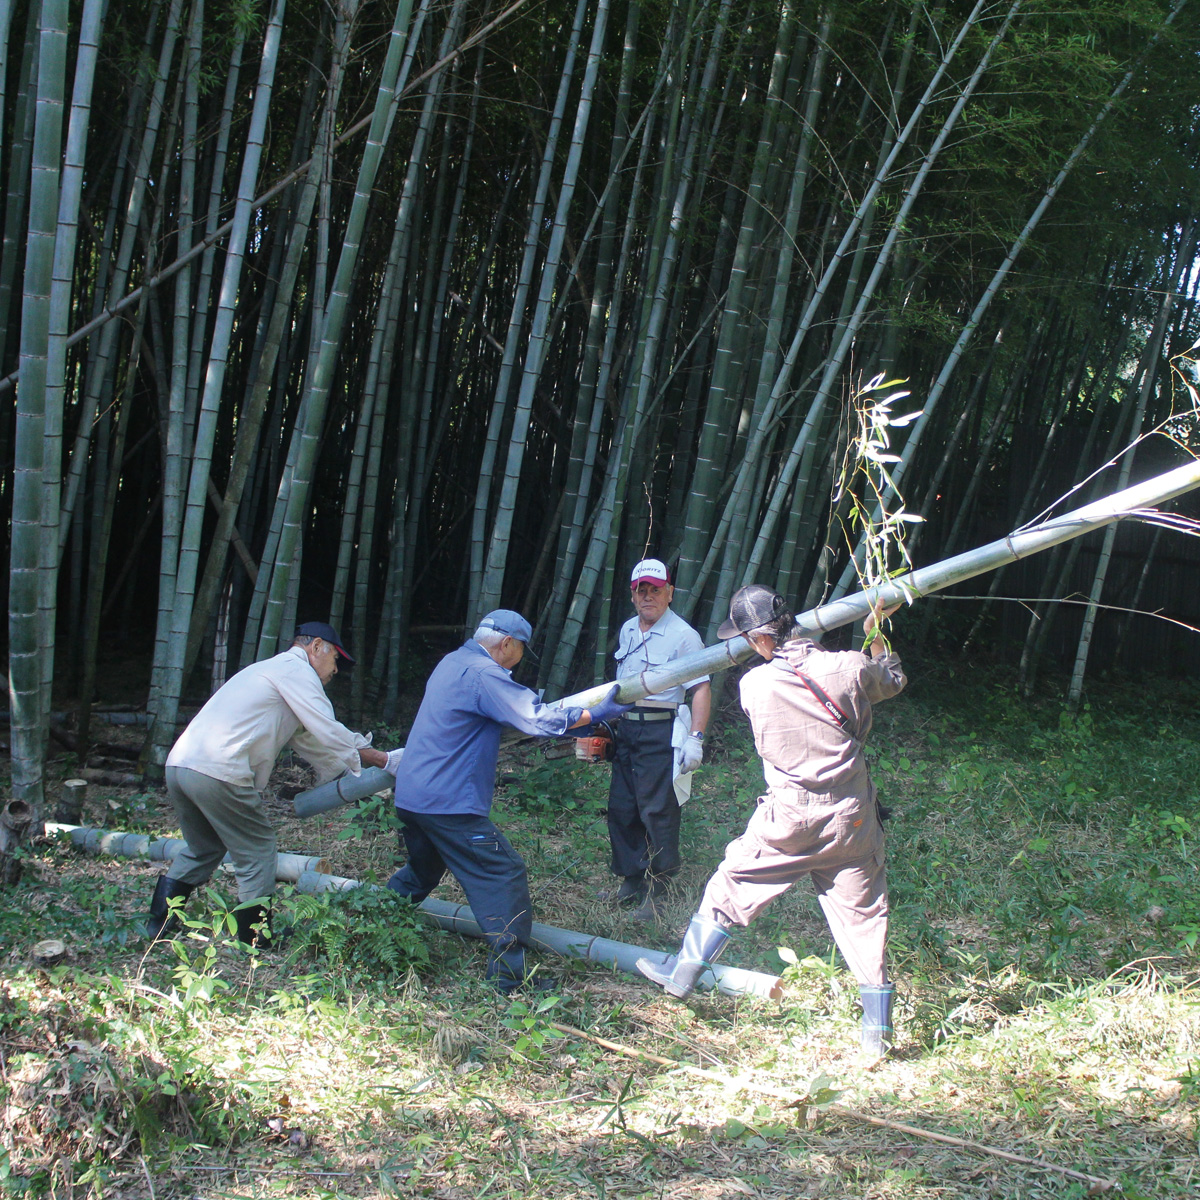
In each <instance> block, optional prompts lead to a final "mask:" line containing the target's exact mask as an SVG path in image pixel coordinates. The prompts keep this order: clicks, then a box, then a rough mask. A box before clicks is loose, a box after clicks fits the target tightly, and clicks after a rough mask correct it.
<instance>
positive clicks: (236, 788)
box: [146, 621, 387, 945]
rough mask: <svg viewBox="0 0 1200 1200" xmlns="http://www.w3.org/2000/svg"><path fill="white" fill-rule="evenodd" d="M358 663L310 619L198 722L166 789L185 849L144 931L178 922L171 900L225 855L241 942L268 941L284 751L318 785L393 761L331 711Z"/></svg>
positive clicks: (157, 892)
mask: <svg viewBox="0 0 1200 1200" xmlns="http://www.w3.org/2000/svg"><path fill="white" fill-rule="evenodd" d="M339 661H340V662H343V663H346V664H347V665H352V664H353V663H354V659H353V658H351V657H350V655H349V654H348V653H347V652H346V649H345V647H344V646H343V645H342V640H341V638H340V637H338V634H337V630H335V629H334V628H333V626H332V625H328V624H326V623H325V622H324V621H309V622H307V623H306V624H304V625H301V626H299V627H298V628H297V630H296V636H295V638H294V640H293V642H292V645H291V646H290V648H289V649H287V650H285V651H284V652H283V653H282V654H277V655H275V657H274V658H268V659H266V660H265V661H264V662H257V663H253V664H252V665H251V666H248V667H246V668H245V669H244V670H241V671H239V672H238V673H237V674H236V675H234V676H233V678H232V679H230V680H228V682H226V683H225V684H224V686H222V687H221V688H219V689H218V690H217V692H216V693H215V694H214V695H213V696H212V697H210V699H209V701H208V703H207V704H205V706H204V707H203V708H202V709H201V710H200V711H199V712H198V713H197V714H196V715H195V717H193V718H192V721H191V722H190V724H189V725H188V727H187V728H186V729H185V730H184V731H183V733H182V734H181V735H180V737H179V740H178V741H177V742H176V743H175V745H174V746H173V747H172V748H171V753H170V754H168V755H167V765H166V773H167V793H168V794H169V795H170V797H171V803H172V804H173V805H174V807H175V814H176V816H177V817H178V818H179V827H180V829H181V830H182V831H183V836H184V839H185V840H186V842H187V848H186V849H185V850H184V851H183V853H181V854H180V855H178V856H177V857H176V859H175V861H174V862H173V863H172V864H171V866H170V868H169V869H168V871H167V873H166V874H165V875H160V876H159V878H158V882H157V884H156V885H155V888H154V897H153V899H152V900H151V902H150V919H149V921H148V922H147V924H146V933H147V935H148V936H150V937H152V938H155V937H159V936H160V935H162V934H164V933H170V932H171V931H172V930H173V929H174V928H175V927H176V925H177V922H176V920H175V918H174V917H173V916H172V914H171V912H170V905H169V902H170V901H171V900H173V899H176V898H178V899H180V900H184V899H186V898H187V897H188V896H190V895H191V894H192V892H193V891H195V890H196V888H197V887H199V886H200V885H201V884H202V883H205V882H207V880H208V879H209V877H210V876H211V875H212V873H213V871H215V870H216V868H217V865H218V864H219V863H220V861H221V859H222V858H224V856H225V853H226V851H228V852H229V855H230V857H231V858H232V859H233V871H234V877H235V878H236V879H237V887H238V907H237V909H236V910H235V913H234V915H235V916H236V918H237V932H238V938H239V939H240V940H241V941H243V942H245V943H246V944H247V945H250V944H252V943H253V942H254V940H255V938H256V934H257V936H258V938H259V940H261V941H265V940H266V939H267V938H269V936H270V934H269V931H268V929H267V928H266V920H267V917H268V914H269V910H270V898H271V895H272V894H273V893H274V891H275V831H274V829H273V828H272V826H271V822H270V821H269V820H268V818H267V814H266V812H265V811H264V809H263V797H262V790H263V788H264V787H266V785H267V780H268V778H269V777H270V774H271V768H272V767H273V766H274V765H275V759H276V758H277V757H278V756H279V752H280V750H282V749H283V748H284V746H287V745H290V746H291V747H292V749H293V750H295V751H296V753H298V754H299V755H300V756H301V757H302V758H304V759H306V760H307V761H308V762H309V763H311V764H312V766H313V767H314V768H315V770H316V772H317V777H318V778H317V782H318V783H324V782H325V781H326V780H328V779H333V778H334V777H335V776H338V775H341V774H342V773H343V772H344V771H351V772H353V773H354V774H358V771H359V769H360V766H367V767H383V766H386V765H387V755H386V754H384V753H383V752H382V751H380V750H375V749H372V747H371V739H370V737H369V736H367V737H364V736H363V735H362V734H361V733H353V732H352V731H351V730H349V729H347V728H346V726H345V725H343V724H341V722H340V721H338V720H337V719H336V718H335V717H334V715H333V705H332V704H330V702H329V698H328V697H327V696H326V695H325V685H326V684H328V683H329V681H330V680H331V679H332V678H333V677H334V676H335V675H336V674H337V671H338V662H339Z"/></svg>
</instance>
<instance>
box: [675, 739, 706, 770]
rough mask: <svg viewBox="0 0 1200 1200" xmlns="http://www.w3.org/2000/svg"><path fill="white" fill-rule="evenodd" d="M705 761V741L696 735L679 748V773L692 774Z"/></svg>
mask: <svg viewBox="0 0 1200 1200" xmlns="http://www.w3.org/2000/svg"><path fill="white" fill-rule="evenodd" d="M703 761H704V743H703V742H702V741H701V740H700V739H699V738H698V737H695V736H694V735H693V736H691V737H689V738H687V739H686V740H685V741H684V743H683V745H682V746H680V748H679V773H680V775H690V774H691V773H692V772H693V771H694V770H695V769H696V768H697V767H698V766H699V765H700V764H701V763H702V762H703Z"/></svg>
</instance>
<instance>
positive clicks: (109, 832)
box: [46, 822, 330, 883]
mask: <svg viewBox="0 0 1200 1200" xmlns="http://www.w3.org/2000/svg"><path fill="white" fill-rule="evenodd" d="M46 832H47V833H48V834H50V835H55V834H58V835H61V836H64V837H67V838H69V839H70V841H71V845H72V846H76V847H78V848H79V849H80V850H84V851H86V852H87V853H89V854H104V855H108V856H109V857H111V858H146V859H149V860H150V861H151V862H172V861H173V860H174V859H175V857H176V855H178V854H179V853H180V852H181V851H182V850H183V849H184V847H186V846H187V842H185V841H184V840H183V839H182V838H152V837H150V836H149V834H145V833H123V832H122V831H121V830H119V829H93V828H91V827H90V826H87V825H64V824H61V823H59V824H55V823H53V822H48V823H47V824H46ZM221 865H222V867H225V868H228V869H232V867H233V859H232V858H231V857H230V856H229V855H228V854H227V855H225V857H224V858H223V859H222V860H221ZM329 867H330V862H329V859H327V858H321V857H320V856H319V855H312V854H277V855H276V856H275V878H276V879H277V880H278V881H279V882H280V883H296V882H297V881H298V880H299V879H300V877H301V876H302V875H304V874H305V873H306V872H312V871H322V872H324V871H328V870H329Z"/></svg>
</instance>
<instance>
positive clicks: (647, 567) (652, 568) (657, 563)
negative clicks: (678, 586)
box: [629, 558, 671, 592]
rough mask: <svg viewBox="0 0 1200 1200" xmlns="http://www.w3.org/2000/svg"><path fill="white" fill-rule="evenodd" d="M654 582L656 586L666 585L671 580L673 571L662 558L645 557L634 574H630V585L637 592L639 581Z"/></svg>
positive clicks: (634, 569) (634, 570)
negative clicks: (668, 568) (669, 569)
mask: <svg viewBox="0 0 1200 1200" xmlns="http://www.w3.org/2000/svg"><path fill="white" fill-rule="evenodd" d="M642 582H645V583H652V584H654V586H655V587H666V585H667V584H668V583H670V582H671V573H670V572H669V571H668V570H667V564H666V563H665V562H663V561H662V559H660V558H643V559H642V561H641V562H640V563H638V565H637V566H636V567H634V568H633V574H632V575H630V576H629V586H630V587H631V588H632V589H633V590H634V591H635V592H636V591H637V585H638V584H639V583H642Z"/></svg>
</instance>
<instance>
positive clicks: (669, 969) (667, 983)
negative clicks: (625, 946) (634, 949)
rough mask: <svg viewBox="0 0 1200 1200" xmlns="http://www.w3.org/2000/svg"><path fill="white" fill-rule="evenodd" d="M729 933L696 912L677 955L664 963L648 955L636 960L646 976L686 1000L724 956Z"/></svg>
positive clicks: (666, 990) (667, 991) (668, 991)
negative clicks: (651, 959) (649, 957)
mask: <svg viewBox="0 0 1200 1200" xmlns="http://www.w3.org/2000/svg"><path fill="white" fill-rule="evenodd" d="M728 941H729V934H728V933H726V932H725V930H724V929H722V928H721V926H720V925H718V924H717V923H716V921H710V920H709V919H708V918H707V917H702V916H700V915H699V913H697V914H696V915H695V916H694V917H692V921H691V924H690V925H688V927H687V933H685V934H684V935H683V945H682V946H680V948H679V953H678V954H677V955H675V956H674V958H668V959H667V961H666V962H665V963H662V964H661V965H660V964H658V963H656V962H651V961H650V960H649V959H648V958H639V959H638V960H637V969H638V970H639V971H641V973H642V974H643V975H645V977H646V978H647V979H651V980H653V981H654V982H655V983H657V984H659V985H660V986H661V987H662V988H663V990H664V991H665V992H666V993H667V995H668V996H676V997H678V999H680V1000H683V999H685V998H686V997H687V996H690V995H691V994H692V992H693V991H694V990H695V987H696V984H697V983H698V982H699V981H700V976H701V975H703V974H704V972H705V971H706V970H708V968H709V967H711V966H712V964H713V963H715V962H716V961H717V959H718V958H720V957H721V952H722V951H723V950H724V949H725V944H726V943H727V942H728Z"/></svg>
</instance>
